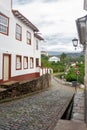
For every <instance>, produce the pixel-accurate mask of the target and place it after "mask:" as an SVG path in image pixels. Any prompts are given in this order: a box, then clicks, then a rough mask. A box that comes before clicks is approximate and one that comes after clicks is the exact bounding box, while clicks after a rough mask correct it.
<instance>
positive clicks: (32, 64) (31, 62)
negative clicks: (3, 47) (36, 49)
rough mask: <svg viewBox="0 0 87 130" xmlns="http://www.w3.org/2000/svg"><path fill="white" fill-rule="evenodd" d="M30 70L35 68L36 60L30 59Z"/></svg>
mask: <svg viewBox="0 0 87 130" xmlns="http://www.w3.org/2000/svg"><path fill="white" fill-rule="evenodd" d="M30 68H34V58H33V57H30Z"/></svg>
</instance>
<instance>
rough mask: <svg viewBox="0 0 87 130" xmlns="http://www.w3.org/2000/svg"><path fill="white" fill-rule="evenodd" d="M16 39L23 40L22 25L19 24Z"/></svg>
mask: <svg viewBox="0 0 87 130" xmlns="http://www.w3.org/2000/svg"><path fill="white" fill-rule="evenodd" d="M15 37H16V40H19V41H22V27H21V26H20V25H19V24H16V34H15Z"/></svg>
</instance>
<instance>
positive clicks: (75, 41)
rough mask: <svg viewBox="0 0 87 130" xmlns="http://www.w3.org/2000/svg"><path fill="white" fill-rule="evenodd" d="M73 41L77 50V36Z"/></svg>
mask: <svg viewBox="0 0 87 130" xmlns="http://www.w3.org/2000/svg"><path fill="white" fill-rule="evenodd" d="M72 43H73V46H74V47H75V50H76V47H77V46H78V39H77V38H74V39H73V40H72Z"/></svg>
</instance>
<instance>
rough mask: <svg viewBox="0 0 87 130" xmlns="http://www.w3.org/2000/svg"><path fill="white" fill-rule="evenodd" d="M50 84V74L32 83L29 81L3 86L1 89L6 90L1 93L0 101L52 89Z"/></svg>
mask: <svg viewBox="0 0 87 130" xmlns="http://www.w3.org/2000/svg"><path fill="white" fill-rule="evenodd" d="M50 83H51V76H50V75H49V74H45V75H43V76H41V77H39V78H36V79H33V80H31V81H28V80H27V81H21V82H10V83H5V84H2V85H1V86H0V87H2V88H4V89H5V90H4V91H2V92H0V100H2V99H5V98H12V97H16V96H20V95H23V94H27V93H31V92H35V91H39V90H42V89H45V88H48V87H50Z"/></svg>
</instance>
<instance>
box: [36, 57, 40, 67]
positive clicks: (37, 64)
mask: <svg viewBox="0 0 87 130" xmlns="http://www.w3.org/2000/svg"><path fill="white" fill-rule="evenodd" d="M36 67H39V58H36Z"/></svg>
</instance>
